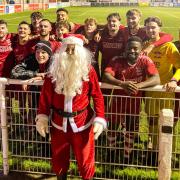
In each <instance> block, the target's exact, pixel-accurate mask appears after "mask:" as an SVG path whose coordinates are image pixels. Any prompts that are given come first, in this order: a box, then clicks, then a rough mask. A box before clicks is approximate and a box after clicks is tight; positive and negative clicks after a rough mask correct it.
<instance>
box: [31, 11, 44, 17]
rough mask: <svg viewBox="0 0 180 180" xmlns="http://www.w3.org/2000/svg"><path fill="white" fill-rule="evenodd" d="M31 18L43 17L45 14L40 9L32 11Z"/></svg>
mask: <svg viewBox="0 0 180 180" xmlns="http://www.w3.org/2000/svg"><path fill="white" fill-rule="evenodd" d="M30 17H31V18H43V14H42V13H41V12H39V11H35V12H33V13H31V16H30Z"/></svg>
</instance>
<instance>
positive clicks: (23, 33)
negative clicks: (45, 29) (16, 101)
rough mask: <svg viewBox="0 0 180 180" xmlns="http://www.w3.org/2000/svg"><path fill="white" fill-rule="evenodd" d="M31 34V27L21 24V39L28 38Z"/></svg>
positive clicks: (19, 32)
mask: <svg viewBox="0 0 180 180" xmlns="http://www.w3.org/2000/svg"><path fill="white" fill-rule="evenodd" d="M30 33H31V30H30V27H29V26H28V25H27V24H20V25H19V27H18V35H19V37H21V38H24V37H27V36H28V35H29V34H30Z"/></svg>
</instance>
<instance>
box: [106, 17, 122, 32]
mask: <svg viewBox="0 0 180 180" xmlns="http://www.w3.org/2000/svg"><path fill="white" fill-rule="evenodd" d="M107 26H108V30H109V31H111V32H116V31H118V30H119V26H120V21H119V19H118V18H117V17H115V16H111V17H109V18H108V21H107Z"/></svg>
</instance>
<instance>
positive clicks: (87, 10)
mask: <svg viewBox="0 0 180 180" xmlns="http://www.w3.org/2000/svg"><path fill="white" fill-rule="evenodd" d="M132 8H138V9H139V10H140V11H141V12H142V21H141V24H142V25H143V21H144V19H146V18H147V17H149V16H158V17H160V18H161V19H162V22H163V27H162V30H163V31H165V32H168V33H171V34H172V35H173V36H174V40H178V39H179V35H178V33H179V28H180V8H173V7H172V8H170V7H67V9H68V11H69V15H70V20H71V21H73V22H77V23H83V22H84V20H85V19H86V18H88V17H95V18H96V19H97V20H98V23H99V24H105V23H106V17H107V15H108V14H109V13H113V12H119V13H120V15H121V17H122V24H126V16H125V14H126V12H127V10H129V9H132ZM42 12H43V14H44V17H45V18H48V19H49V20H51V21H52V22H54V21H55V19H56V13H55V12H56V9H49V10H46V11H42ZM30 13H31V12H30V11H26V12H23V13H15V14H7V15H1V19H5V20H7V22H8V27H9V31H10V32H16V31H17V25H18V23H19V22H21V21H23V20H26V21H28V22H30V18H29V17H30Z"/></svg>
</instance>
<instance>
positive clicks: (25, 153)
mask: <svg viewBox="0 0 180 180" xmlns="http://www.w3.org/2000/svg"><path fill="white" fill-rule="evenodd" d="M42 83H43V82H36V83H30V84H29V85H42ZM10 84H16V85H17V84H19V85H22V84H28V83H27V81H19V80H11V79H5V78H1V79H0V95H1V97H0V98H1V104H0V108H1V130H2V138H1V140H2V157H3V159H2V161H0V162H3V164H2V169H3V172H4V174H8V172H9V169H10V170H11V171H21V172H32V173H41V174H53V173H52V171H51V166H50V158H51V151H50V142H49V139H48V138H46V139H44V138H42V137H40V135H39V134H38V133H37V131H36V130H35V123H34V118H35V115H36V110H37V102H38V101H37V99H36V98H37V97H38V94H39V92H35V91H27V92H26V93H24V92H23V91H19V90H12V89H11V88H9V89H8V88H6V89H5V86H6V85H10ZM101 88H102V89H103V91H104V89H109V90H110V91H111V89H113V94H112V93H111V92H108V93H107V92H105V93H104V99H105V111H106V118H107V119H108V120H109V128H108V131H107V132H104V133H103V134H102V135H101V137H100V138H99V139H98V141H96V174H95V176H94V177H95V179H157V178H158V169H157V167H158V130H157V128H158V123H157V122H158V115H157V114H151V113H149V112H150V110H152V111H156V112H158V111H160V110H161V109H164V108H168V109H172V110H173V111H174V115H175V116H174V120H175V121H176V123H174V127H173V129H174V131H173V147H172V154H171V155H172V166H171V169H172V175H171V177H172V178H174V179H178V178H180V175H179V171H180V122H179V121H178V119H179V112H180V111H179V108H180V106H179V99H175V98H160V99H157V98H151V97H145V96H143V97H132V96H122V95H119V94H118V92H117V90H116V89H119V88H118V87H113V86H111V85H107V84H104V83H103V84H101ZM143 91H156V92H162V91H164V90H163V89H162V86H156V87H152V88H148V89H144V90H143ZM116 92H117V94H116ZM177 92H180V88H179V87H178V88H177ZM162 93H164V92H162ZM5 102H6V103H5ZM157 104H158V105H159V106H157ZM155 105H156V106H155ZM153 107H156V108H157V107H159V109H155V108H153ZM69 176H70V177H79V174H78V171H77V164H76V161H75V159H74V156H73V154H71V164H70V170H69Z"/></svg>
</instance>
